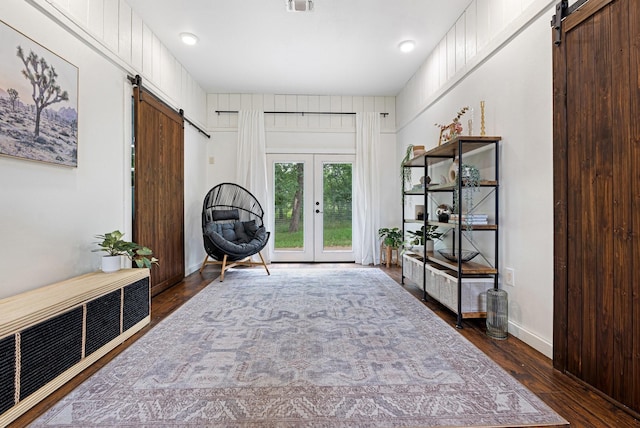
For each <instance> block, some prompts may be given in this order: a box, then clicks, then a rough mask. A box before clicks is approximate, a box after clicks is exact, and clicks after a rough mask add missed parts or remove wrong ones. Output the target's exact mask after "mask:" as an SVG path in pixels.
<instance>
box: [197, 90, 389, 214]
mask: <svg viewBox="0 0 640 428" xmlns="http://www.w3.org/2000/svg"><path fill="white" fill-rule="evenodd" d="M395 102H396V101H395V97H388V96H387V97H382V96H381V97H374V96H337V95H336V96H325V95H274V94H208V96H207V116H208V119H209V122H208V129H209V130H210V131H211V133H212V141H211V142H210V143H209V148H208V156H209V158H211V157H213V161H214V164H209V172H208V181H209V184H210V186H211V187H213V186H214V185H216V184H218V183H221V182H223V181H234V180H235V165H236V142H237V126H238V120H237V119H238V118H237V115H236V114H220V115H218V114H216V113H215V111H216V110H240V109H260V110H264V111H331V112H364V111H377V112H384V113H389V116H387V117H386V118H382V122H381V132H382V139H381V143H382V144H381V145H382V147H383V149H382V150H383V153H382V154H381V158H382V159H383V162H385V167H384V168H383V170H382V171H380V174H381V175H382V183H383V185H382V186H383V187H382V188H381V189H380V192H381V196H382V200H383V201H385V203H384V206H383V207H382V211H381V222H382V224H383V225H389V226H391V225H396V226H399V225H400V213H401V210H400V206H399V205H395V204H388V203H386V201H389V200H394V201H395V200H399V196H398V189H399V188H400V187H399V186H400V181H399V178H398V177H399V160H396V154H395V151H396V134H395ZM265 128H266V146H267V153H331V154H345V153H347V154H353V153H355V116H353V115H311V114H309V115H304V116H302V115H283V114H266V115H265Z"/></svg>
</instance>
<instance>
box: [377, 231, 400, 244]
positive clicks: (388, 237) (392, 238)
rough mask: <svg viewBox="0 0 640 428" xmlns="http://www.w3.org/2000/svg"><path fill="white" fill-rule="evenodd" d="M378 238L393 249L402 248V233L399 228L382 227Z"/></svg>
mask: <svg viewBox="0 0 640 428" xmlns="http://www.w3.org/2000/svg"><path fill="white" fill-rule="evenodd" d="M378 237H379V238H380V239H382V243H383V244H384V245H387V246H389V247H393V248H400V247H401V246H402V243H403V236H402V231H401V230H400V229H398V228H397V227H393V228H388V227H381V228H380V229H378Z"/></svg>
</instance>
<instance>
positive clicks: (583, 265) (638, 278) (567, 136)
mask: <svg viewBox="0 0 640 428" xmlns="http://www.w3.org/2000/svg"><path fill="white" fill-rule="evenodd" d="M553 52H554V53H553V55H554V199H555V207H554V208H555V219H556V224H555V227H556V230H555V242H554V251H555V253H554V266H555V267H554V270H555V271H554V278H555V296H554V301H555V303H554V305H555V308H554V313H555V320H554V366H555V367H556V368H557V369H559V370H562V371H565V372H568V373H570V374H572V375H574V376H576V377H577V378H579V379H581V380H583V381H584V382H586V383H588V384H590V385H592V386H594V387H595V388H597V389H598V390H600V391H602V392H604V393H605V394H606V395H608V396H609V397H611V398H613V399H614V400H615V401H617V402H619V403H622V404H624V405H626V406H628V407H629V408H630V409H632V410H633V411H635V412H640V300H639V299H640V295H639V293H640V1H638V0H617V1H612V0H590V1H588V2H587V3H585V4H584V5H583V6H582V7H581V8H580V9H578V10H577V11H575V12H573V13H571V14H570V15H569V16H567V17H566V18H565V20H564V22H563V24H562V32H561V41H560V44H559V45H558V46H554V47H553Z"/></svg>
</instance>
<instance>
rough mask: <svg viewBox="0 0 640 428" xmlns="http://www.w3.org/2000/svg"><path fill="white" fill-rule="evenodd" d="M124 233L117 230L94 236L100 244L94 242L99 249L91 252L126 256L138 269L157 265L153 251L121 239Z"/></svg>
mask: <svg viewBox="0 0 640 428" xmlns="http://www.w3.org/2000/svg"><path fill="white" fill-rule="evenodd" d="M123 236H124V233H122V232H120V231H119V230H114V231H113V232H109V233H105V234H104V235H96V236H95V237H96V238H98V239H100V240H101V242H96V244H98V246H99V247H100V248H98V249H96V250H93V251H104V252H106V253H107V254H108V255H110V256H127V257H128V258H129V259H130V260H131V261H132V262H133V263H135V265H136V266H137V267H139V268H141V267H146V268H150V267H151V265H154V264H155V265H157V264H159V262H158V259H157V258H155V257H154V256H153V251H152V250H151V249H150V248H148V247H145V246H144V245H140V244H136V243H135V242H131V241H125V240H124V239H122V237H123Z"/></svg>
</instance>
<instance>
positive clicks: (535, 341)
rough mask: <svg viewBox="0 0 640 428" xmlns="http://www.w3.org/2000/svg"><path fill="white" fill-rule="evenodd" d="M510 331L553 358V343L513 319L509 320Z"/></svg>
mask: <svg viewBox="0 0 640 428" xmlns="http://www.w3.org/2000/svg"><path fill="white" fill-rule="evenodd" d="M509 333H510V334H511V335H513V336H514V337H517V338H518V339H520V340H522V341H523V342H524V343H526V344H527V345H529V346H531V347H532V348H533V349H535V350H536V351H538V352H541V353H542V354H544V355H545V356H546V357H548V358H551V359H553V344H552V343H550V342H549V341H547V340H546V339H543V338H541V337H540V336H538V335H536V334H534V333H532V332H530V331H529V330H527V329H525V328H523V327H522V326H520V325H518V324H516V323H514V322H513V321H509Z"/></svg>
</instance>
